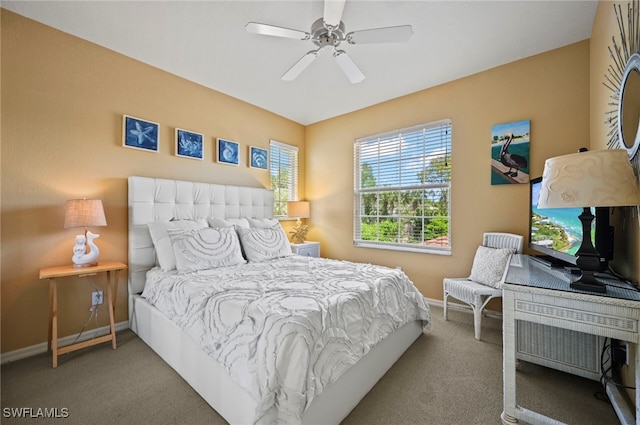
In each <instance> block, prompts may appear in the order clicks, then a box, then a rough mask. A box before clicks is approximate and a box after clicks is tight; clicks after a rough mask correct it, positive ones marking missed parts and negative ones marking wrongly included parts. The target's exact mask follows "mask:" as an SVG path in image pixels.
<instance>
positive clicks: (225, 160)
mask: <svg viewBox="0 0 640 425" xmlns="http://www.w3.org/2000/svg"><path fill="white" fill-rule="evenodd" d="M217 145H218V146H217V149H216V150H217V152H218V162H220V163H222V164H228V165H238V164H239V161H238V157H239V147H240V145H238V144H237V143H236V142H232V141H231V140H225V139H220V138H218V139H217Z"/></svg>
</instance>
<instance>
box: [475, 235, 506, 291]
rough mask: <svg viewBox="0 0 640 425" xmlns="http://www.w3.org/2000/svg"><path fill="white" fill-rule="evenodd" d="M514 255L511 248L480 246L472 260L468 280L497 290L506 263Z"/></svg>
mask: <svg viewBox="0 0 640 425" xmlns="http://www.w3.org/2000/svg"><path fill="white" fill-rule="evenodd" d="M513 253H514V250H513V249H512V248H489V247H486V246H484V245H480V246H479V247H478V250H477V251H476V256H475V257H474V259H473V267H472V268H471V276H469V279H471V280H473V281H474V282H477V283H481V284H483V285H487V286H491V287H493V288H499V287H500V285H501V284H502V276H503V275H504V272H505V269H506V268H507V262H508V261H509V258H511V255H512V254H513Z"/></svg>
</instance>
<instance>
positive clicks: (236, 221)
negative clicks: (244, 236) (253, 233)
mask: <svg viewBox="0 0 640 425" xmlns="http://www.w3.org/2000/svg"><path fill="white" fill-rule="evenodd" d="M207 222H208V223H209V227H233V226H238V227H241V228H243V229H248V228H249V222H248V221H247V219H246V218H218V217H207Z"/></svg>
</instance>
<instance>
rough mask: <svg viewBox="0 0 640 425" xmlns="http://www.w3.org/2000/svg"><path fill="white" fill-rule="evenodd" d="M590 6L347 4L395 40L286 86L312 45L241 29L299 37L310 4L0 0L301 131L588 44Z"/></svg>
mask: <svg viewBox="0 0 640 425" xmlns="http://www.w3.org/2000/svg"><path fill="white" fill-rule="evenodd" d="M597 5H598V2H597V1H595V0H586V1H579V0H571V1H543V0H520V1H517V0H511V1H484V0H469V1H425V0H423V1H417V0H414V1H382V0H377V1H365V0H348V1H347V4H346V6H345V9H344V14H343V18H342V20H343V22H344V23H345V25H346V30H347V32H349V31H355V30H361V29H367V28H376V27H385V26H395V25H404V24H410V25H412V26H413V32H414V34H413V37H412V38H411V41H410V42H409V43H403V44H368V45H345V44H344V43H343V44H342V45H341V46H340V47H341V48H342V49H344V50H346V51H347V52H348V53H349V55H350V56H351V58H352V59H353V60H354V61H355V62H356V63H357V65H358V66H359V68H360V69H361V70H362V71H363V72H364V74H365V75H366V79H365V80H364V81H362V82H361V83H358V84H351V83H349V81H348V80H347V78H346V77H345V76H344V74H343V73H342V71H341V70H340V68H339V67H338V66H337V64H336V63H335V62H334V61H333V58H332V57H331V56H330V55H326V54H323V55H320V57H319V58H318V59H317V60H316V61H315V62H314V63H312V64H311V66H310V67H309V68H307V69H306V70H305V71H304V72H303V74H302V75H301V76H300V77H298V79H297V80H295V81H293V82H285V81H282V80H281V79H280V77H281V75H282V74H283V73H284V72H285V71H287V69H289V67H290V66H291V65H293V63H294V62H296V61H297V60H298V59H299V58H300V57H301V56H303V55H304V54H305V53H307V52H308V51H309V50H313V49H314V48H315V45H314V44H313V43H312V42H311V41H300V40H291V39H284V38H276V37H267V36H260V35H256V34H249V33H247V32H246V31H245V28H244V26H245V25H246V24H247V22H249V21H254V22H260V23H267V24H273V25H278V26H283V27H288V28H293V29H298V30H303V31H309V30H310V28H311V24H312V23H313V22H314V21H315V20H316V19H318V18H320V17H321V16H322V13H323V3H322V1H316V0H314V1H311V0H305V1H300V0H298V1H275V0H262V1H239V0H236V1H163V2H161V1H137V2H134V1H44V2H38V1H6V0H3V1H2V7H3V8H5V9H8V10H11V11H14V12H16V13H18V14H20V15H23V16H26V17H29V18H32V19H34V20H36V21H39V22H42V23H44V24H47V25H50V26H52V27H54V28H58V29H60V30H62V31H64V32H67V33H70V34H73V35H75V36H78V37H81V38H83V39H86V40H89V41H91V42H94V43H96V44H98V45H101V46H104V47H106V48H109V49H112V50H115V51H117V52H120V53H122V54H124V55H126V56H129V57H132V58H134V59H137V60H140V61H142V62H145V63H147V64H150V65H152V66H155V67H157V68H160V69H163V70H165V71H168V72H170V73H173V74H175V75H179V76H181V77H183V78H186V79H188V80H191V81H194V82H196V83H199V84H201V85H203V86H206V87H210V88H212V89H214V90H217V91H220V92H222V93H226V94H228V95H230V96H233V97H235V98H238V99H241V100H243V101H246V102H248V103H251V104H253V105H257V106H259V107H262V108H264V109H267V110H269V111H271V112H274V113H276V114H278V115H282V116H284V117H287V118H289V119H291V120H293V121H296V122H299V123H301V124H305V125H307V124H311V123H314V122H318V121H321V120H324V119H327V118H331V117H334V116H337V115H341V114H344V113H347V112H351V111H354V110H358V109H361V108H364V107H367V106H369V105H373V104H376V103H380V102H383V101H385V100H388V99H392V98H396V97H399V96H402V95H405V94H409V93H412V92H415V91H418V90H422V89H425V88H428V87H432V86H435V85H438V84H442V83H445V82H448V81H452V80H455V79H458V78H461V77H464V76H467V75H471V74H475V73H477V72H480V71H484V70H487V69H490V68H493V67H496V66H499V65H502V64H505V63H509V62H513V61H515V60H518V59H522V58H524V57H528V56H532V55H535V54H538V53H542V52H545V51H548V50H551V49H555V48H558V47H561V46H565V45H568V44H571V43H575V42H578V41H581V40H584V39H588V38H589V37H590V36H591V28H592V25H593V20H594V17H595V13H596V8H597Z"/></svg>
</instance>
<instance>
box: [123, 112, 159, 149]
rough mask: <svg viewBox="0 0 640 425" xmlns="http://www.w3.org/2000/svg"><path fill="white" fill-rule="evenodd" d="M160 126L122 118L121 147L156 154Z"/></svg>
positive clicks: (138, 119) (130, 118) (139, 119)
mask: <svg viewBox="0 0 640 425" xmlns="http://www.w3.org/2000/svg"><path fill="white" fill-rule="evenodd" d="M159 127H160V125H159V124H157V123H155V122H151V121H147V120H143V119H141V118H135V117H131V116H129V115H123V116H122V146H124V147H127V148H134V149H141V150H145V151H148V152H158V148H159V146H160V138H159Z"/></svg>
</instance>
